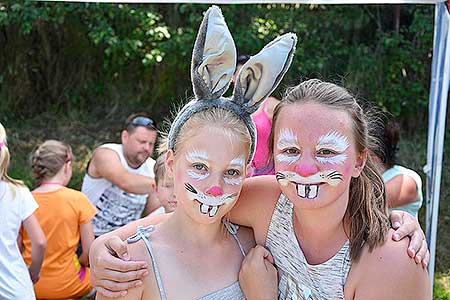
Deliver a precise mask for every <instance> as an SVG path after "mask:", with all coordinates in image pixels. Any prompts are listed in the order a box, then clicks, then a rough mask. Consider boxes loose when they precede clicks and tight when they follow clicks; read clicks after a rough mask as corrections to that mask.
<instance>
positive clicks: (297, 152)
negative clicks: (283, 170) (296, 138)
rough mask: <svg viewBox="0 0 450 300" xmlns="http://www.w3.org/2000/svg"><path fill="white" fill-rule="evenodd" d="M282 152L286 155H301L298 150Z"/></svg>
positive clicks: (287, 149) (292, 149)
mask: <svg viewBox="0 0 450 300" xmlns="http://www.w3.org/2000/svg"><path fill="white" fill-rule="evenodd" d="M282 152H283V153H286V154H287V155H298V154H300V150H298V149H297V148H286V149H283V151H282Z"/></svg>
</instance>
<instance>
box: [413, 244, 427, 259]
mask: <svg viewBox="0 0 450 300" xmlns="http://www.w3.org/2000/svg"><path fill="white" fill-rule="evenodd" d="M427 252H428V248H427V242H426V240H422V245H421V246H420V249H419V251H417V253H416V256H415V258H414V260H415V261H416V264H420V263H422V262H423V260H424V259H425V256H426V254H427ZM422 265H423V264H422ZM425 265H428V263H425Z"/></svg>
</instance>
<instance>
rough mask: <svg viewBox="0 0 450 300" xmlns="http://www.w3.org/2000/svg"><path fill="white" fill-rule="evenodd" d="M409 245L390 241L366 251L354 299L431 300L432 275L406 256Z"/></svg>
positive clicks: (360, 265) (363, 255) (405, 242)
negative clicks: (429, 275) (430, 279)
mask: <svg viewBox="0 0 450 300" xmlns="http://www.w3.org/2000/svg"><path fill="white" fill-rule="evenodd" d="M387 236H388V237H390V234H389V233H388V234H387ZM408 243H409V241H408V240H402V241H400V242H394V241H392V240H391V239H390V238H387V239H386V241H385V243H384V244H383V245H382V246H380V247H377V248H376V249H374V250H373V251H372V252H369V251H368V250H367V249H366V250H364V253H363V254H362V257H361V258H360V261H359V262H358V263H357V266H356V268H357V269H358V271H357V274H358V275H357V278H356V280H355V288H354V290H355V292H354V298H353V299H355V300H356V299H364V300H370V299H373V300H375V299H398V300H402V299H404V300H408V299H416V300H431V287H430V281H429V279H428V272H427V271H426V270H424V269H423V268H422V267H421V266H420V265H417V264H416V263H414V261H413V260H411V259H409V257H408V256H407V255H405V252H406V251H407V247H408Z"/></svg>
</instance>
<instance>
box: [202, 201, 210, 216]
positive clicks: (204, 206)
mask: <svg viewBox="0 0 450 300" xmlns="http://www.w3.org/2000/svg"><path fill="white" fill-rule="evenodd" d="M208 211H209V205H207V204H203V203H200V212H201V213H202V214H206V213H208Z"/></svg>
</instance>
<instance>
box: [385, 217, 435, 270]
mask: <svg viewBox="0 0 450 300" xmlns="http://www.w3.org/2000/svg"><path fill="white" fill-rule="evenodd" d="M390 218H391V224H392V228H394V229H395V232H394V234H393V235H392V239H393V240H394V241H399V240H401V239H403V238H405V237H410V238H411V241H410V243H409V246H408V255H409V256H410V257H411V258H414V260H415V262H416V263H417V264H420V263H422V267H423V268H426V267H427V266H428V263H429V262H430V252H429V251H428V246H427V241H426V239H425V233H424V232H423V230H422V228H421V227H420V224H419V221H418V220H417V219H416V218H414V217H413V216H411V215H410V214H408V213H406V212H404V211H400V210H396V211H392V213H391V215H390Z"/></svg>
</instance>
